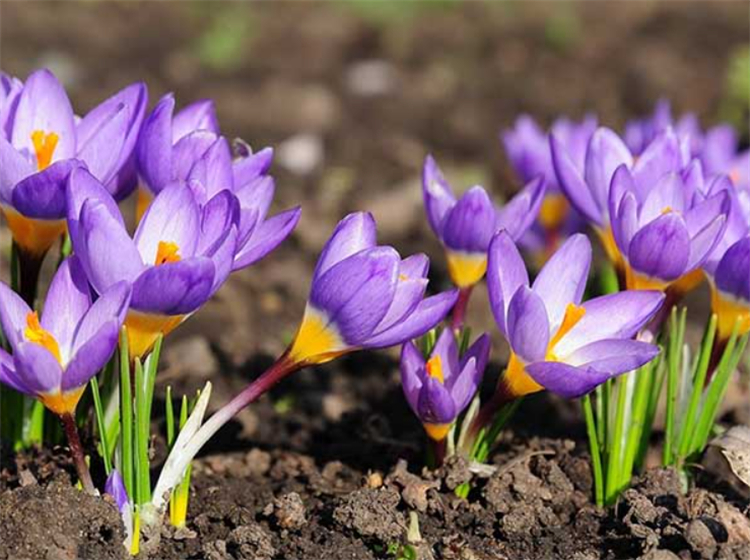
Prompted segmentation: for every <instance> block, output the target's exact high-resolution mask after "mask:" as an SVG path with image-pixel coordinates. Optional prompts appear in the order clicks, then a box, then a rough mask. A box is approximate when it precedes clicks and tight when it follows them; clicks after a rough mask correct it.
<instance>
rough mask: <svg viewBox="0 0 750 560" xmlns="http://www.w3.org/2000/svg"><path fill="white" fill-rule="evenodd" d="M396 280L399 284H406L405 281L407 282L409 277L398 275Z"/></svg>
mask: <svg viewBox="0 0 750 560" xmlns="http://www.w3.org/2000/svg"><path fill="white" fill-rule="evenodd" d="M398 279H399V280H400V281H401V282H406V281H407V280H408V279H409V277H408V276H407V275H406V274H399V275H398Z"/></svg>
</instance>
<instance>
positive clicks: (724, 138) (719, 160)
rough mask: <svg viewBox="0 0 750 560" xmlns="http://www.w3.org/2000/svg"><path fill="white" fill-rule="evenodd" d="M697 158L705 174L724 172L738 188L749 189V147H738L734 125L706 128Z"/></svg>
mask: <svg viewBox="0 0 750 560" xmlns="http://www.w3.org/2000/svg"><path fill="white" fill-rule="evenodd" d="M699 158H700V160H701V163H702V164H703V169H704V171H705V173H706V175H707V176H711V175H716V174H724V175H727V176H729V179H730V180H731V181H732V183H733V184H734V185H735V186H736V187H737V188H738V189H741V190H745V191H747V190H748V189H750V149H745V150H744V151H741V150H740V149H739V138H738V137H737V131H736V130H735V129H734V127H732V126H730V125H727V124H723V125H717V126H715V127H713V128H712V129H710V130H708V131H707V132H706V134H705V137H704V139H703V145H702V147H701V153H700V155H699Z"/></svg>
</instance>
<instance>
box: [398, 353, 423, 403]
mask: <svg viewBox="0 0 750 560" xmlns="http://www.w3.org/2000/svg"><path fill="white" fill-rule="evenodd" d="M424 367H425V362H424V358H423V357H422V353H421V352H420V351H419V350H418V349H417V347H416V346H414V343H413V342H411V341H407V342H405V343H404V346H403V348H402V349H401V368H400V369H401V387H402V388H403V390H404V396H405V397H406V402H407V403H409V406H410V407H411V409H412V410H413V411H414V413H415V414H418V412H417V403H418V401H419V390H420V389H421V388H422V379H421V376H422V375H424Z"/></svg>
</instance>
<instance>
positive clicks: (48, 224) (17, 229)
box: [2, 206, 66, 257]
mask: <svg viewBox="0 0 750 560" xmlns="http://www.w3.org/2000/svg"><path fill="white" fill-rule="evenodd" d="M2 211H3V214H5V219H6V220H7V221H8V228H9V229H10V231H11V233H12V234H13V240H14V241H15V242H16V243H17V244H18V246H19V247H20V248H21V249H22V250H24V251H25V252H26V253H28V254H29V255H33V256H36V257H42V256H44V255H45V253H47V251H49V248H50V247H52V244H53V243H54V242H55V241H57V239H58V238H59V237H60V236H61V235H62V234H63V233H65V227H66V226H65V220H37V219H34V218H27V217H26V216H23V215H22V214H19V213H18V212H16V211H15V210H13V209H12V208H9V207H7V206H3V207H2Z"/></svg>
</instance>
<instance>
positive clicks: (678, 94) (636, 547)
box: [0, 1, 750, 560]
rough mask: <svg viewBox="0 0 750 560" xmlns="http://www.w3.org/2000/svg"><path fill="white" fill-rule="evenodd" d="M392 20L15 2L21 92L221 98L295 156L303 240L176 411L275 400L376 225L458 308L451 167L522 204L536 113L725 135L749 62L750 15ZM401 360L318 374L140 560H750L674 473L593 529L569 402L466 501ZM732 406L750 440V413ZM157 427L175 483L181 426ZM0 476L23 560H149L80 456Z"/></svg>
mask: <svg viewBox="0 0 750 560" xmlns="http://www.w3.org/2000/svg"><path fill="white" fill-rule="evenodd" d="M383 5H386V8H382V6H383ZM387 5H388V3H383V2H360V3H357V4H335V3H328V4H320V3H313V2H288V3H280V4H279V3H260V4H259V3H249V2H145V3H144V2H98V3H92V2H86V3H75V2H44V1H38V2H13V3H8V2H2V6H0V8H1V10H2V20H0V44H1V46H2V49H0V50H1V52H2V54H1V58H0V65H1V66H2V68H3V70H5V71H8V72H11V73H14V74H18V75H21V76H24V75H26V74H27V73H28V72H29V71H31V70H32V69H33V68H34V67H37V66H40V65H49V66H52V67H53V68H54V69H55V70H56V71H57V72H58V74H60V75H61V77H63V79H64V80H65V82H66V85H68V86H69V91H70V92H71V96H72V98H73V101H74V105H75V106H76V107H79V108H85V107H89V106H91V105H92V104H93V103H94V102H96V101H98V100H100V99H102V98H103V96H104V95H106V94H107V93H110V92H111V91H113V90H114V89H115V88H117V87H122V86H123V85H125V84H126V83H128V82H130V81H134V80H145V81H147V82H148V84H149V88H150V92H151V97H152V99H156V98H157V97H158V96H160V95H161V94H163V93H164V92H166V91H170V90H174V91H175V92H176V95H177V98H178V100H179V101H178V102H179V103H180V104H184V103H186V102H188V101H192V100H194V99H197V98H200V97H211V98H213V99H215V101H216V104H217V108H218V111H219V117H220V121H221V123H222V127H223V129H224V131H225V132H226V134H227V135H229V136H230V137H233V136H241V137H243V138H245V139H247V140H248V141H250V142H251V143H252V144H253V145H254V146H261V145H273V146H275V147H277V148H279V149H278V151H277V161H276V163H275V164H274V168H273V173H274V176H275V177H276V178H277V186H278V190H277V197H276V202H275V203H274V204H275V207H276V208H279V209H280V208H284V207H288V206H291V205H293V204H299V203H301V204H303V207H304V211H303V218H302V221H301V222H300V225H299V227H298V228H297V231H296V232H295V234H294V235H293V236H292V237H291V238H290V240H288V241H287V242H285V243H284V244H283V246H282V247H281V248H280V249H279V250H278V251H276V252H274V254H273V255H271V256H269V257H268V258H267V259H266V260H264V261H263V262H262V263H260V264H258V265H256V266H254V267H252V268H251V269H250V270H246V271H243V272H242V273H239V274H236V275H233V277H232V278H231V279H230V281H229V282H228V283H227V285H226V286H224V287H223V288H222V290H221V291H220V293H219V294H218V295H217V297H216V298H214V300H213V301H212V302H211V303H209V304H208V305H207V306H206V307H205V308H204V309H203V310H201V311H200V312H199V313H198V314H196V315H195V316H194V317H192V318H191V319H190V320H189V321H188V322H187V323H186V325H185V326H183V327H181V328H180V329H178V331H177V332H175V333H174V334H172V335H170V337H169V339H168V340H167V344H166V348H165V354H164V355H163V365H162V371H161V372H160V374H159V388H158V389H157V392H158V395H160V396H159V397H158V398H162V397H161V395H163V391H164V387H165V386H166V385H168V384H171V385H172V386H173V388H174V391H175V393H176V394H182V393H192V392H193V391H195V389H197V388H199V387H201V386H202V385H203V384H204V383H205V381H206V380H209V379H210V380H211V381H212V382H213V385H214V393H213V396H212V405H211V406H212V408H213V409H215V408H217V407H218V406H220V405H221V404H222V403H223V402H226V401H227V400H228V399H229V398H230V397H231V396H232V395H234V394H235V393H236V392H237V391H239V390H240V389H241V388H242V387H243V386H244V385H245V384H246V383H247V382H248V381H249V380H251V379H252V378H254V377H255V376H257V375H258V374H259V373H260V372H261V371H262V370H263V368H264V367H265V366H267V365H268V364H269V363H270V361H271V359H272V357H273V356H275V355H277V354H278V353H279V352H280V351H282V350H283V348H284V347H285V345H286V344H287V342H288V340H289V337H290V336H291V334H292V333H293V332H294V328H295V327H296V323H297V321H298V320H299V318H300V316H301V314H302V310H303V308H304V300H305V298H306V296H307V290H308V285H309V279H310V276H311V271H312V269H313V266H314V260H315V257H316V255H317V253H318V251H319V250H320V247H321V245H322V244H323V242H324V241H325V239H326V237H327V236H328V234H329V232H330V230H331V229H332V227H333V225H334V224H335V223H336V221H337V220H338V219H340V217H341V216H342V215H343V214H344V213H346V212H348V211H352V210H359V209H368V210H371V211H372V212H373V213H374V214H375V217H376V219H377V220H378V224H379V229H380V233H381V238H382V240H383V241H384V242H387V243H393V244H394V245H395V246H396V247H397V248H398V249H399V250H400V251H401V252H402V253H403V254H407V253H409V252H413V251H424V252H427V253H428V254H429V255H430V256H431V257H433V265H432V270H431V280H432V285H433V287H434V289H436V290H437V289H441V288H444V287H446V286H447V276H446V272H445V263H444V259H443V258H442V255H441V251H440V249H439V246H438V244H437V242H436V241H435V240H434V238H433V236H432V235H431V233H430V232H429V230H428V227H427V225H426V221H425V220H424V214H423V209H422V207H421V204H422V202H421V198H420V196H421V195H420V190H419V182H418V174H419V168H420V166H421V163H422V159H423V157H424V155H425V154H426V153H427V152H433V153H435V155H436V156H437V158H438V161H440V162H441V165H443V167H444V168H445V171H446V173H447V174H448V176H449V177H450V178H451V180H453V181H454V182H455V183H456V184H457V185H460V188H463V187H466V186H469V185H470V184H473V183H477V182H479V183H483V184H484V185H485V186H486V187H488V188H489V189H490V190H491V191H493V192H494V193H495V194H496V195H497V197H498V199H499V198H501V197H502V196H506V195H507V194H508V193H510V192H513V191H515V190H516V189H517V188H518V186H519V185H518V182H517V181H516V180H515V179H514V178H513V176H512V173H511V172H510V170H509V168H508V165H507V161H506V160H505V157H504V155H503V154H502V151H501V150H500V149H499V148H498V144H497V132H498V130H499V128H500V127H502V126H508V125H509V124H510V123H511V122H512V121H513V120H514V119H515V117H516V116H517V114H518V113H520V112H529V113H531V114H533V115H535V116H537V117H538V118H539V119H541V120H542V121H543V122H549V120H550V119H552V118H553V117H555V116H557V115H559V114H570V115H573V116H580V115H582V114H583V113H585V112H587V111H592V112H596V113H598V114H599V116H600V119H601V121H602V122H605V123H607V124H610V125H612V126H619V125H621V124H622V123H623V122H624V121H625V120H626V119H628V118H631V117H633V116H636V115H640V114H643V113H646V112H648V111H650V110H651V108H652V105H653V103H654V101H655V100H656V99H658V98H659V97H661V96H666V97H669V98H670V99H672V100H673V102H674V105H675V107H676V109H678V110H693V111H696V112H697V113H698V114H699V115H700V116H701V118H702V119H703V120H704V122H707V123H711V122H715V120H716V118H717V115H718V112H719V110H720V108H721V106H722V91H723V87H724V84H725V81H726V71H727V67H728V61H729V57H730V55H731V54H732V53H733V52H735V51H736V50H737V49H739V48H742V47H743V46H744V45H747V43H748V42H749V41H750V30H749V29H748V24H747V4H746V3H745V2H712V3H711V2H703V3H697V2H661V3H659V2H620V3H612V2H609V3H606V4H604V3H601V4H599V3H590V2H586V3H580V4H577V3H570V2H569V3H546V2H531V3H529V2H515V3H511V2H488V3H480V2H468V3H464V2H453V3H430V2H416V3H412V4H410V5H411V6H412V7H411V8H408V9H407V8H403V9H400V10H394V9H392V6H394V5H395V4H391V8H387ZM238 22H239V23H238ZM243 22H244V23H243ZM238 25H245V26H246V27H242V28H241V29H240V32H239V33H238V32H237V26H238ZM212 34H213V35H212ZM230 36H231V37H234V39H227V37H230ZM217 37H219V38H224V39H223V40H222V41H217ZM232 41H234V42H232ZM214 43H216V44H218V43H222V44H223V45H224V47H223V48H224V51H222V52H220V53H219V54H217V53H216V52H215V51H214V50H211V49H210V48H208V47H207V45H212V44H214ZM227 45H228V46H227ZM372 61H376V62H379V63H382V64H384V66H383V65H381V67H380V68H381V70H382V69H383V68H385V75H386V80H385V82H382V83H381V84H380V85H381V86H383V87H384V89H382V90H381V91H380V92H379V93H377V94H367V95H365V94H363V93H362V92H361V90H358V89H357V87H355V86H353V85H352V83H353V78H352V77H353V76H356V75H358V73H359V75H361V74H362V72H363V71H365V72H366V71H367V69H368V68H370V70H371V69H372V66H369V67H368V63H369V62H372ZM363 69H364V70H363ZM381 77H382V76H381ZM300 133H304V134H305V135H307V136H308V138H312V139H313V140H314V141H317V142H319V143H320V145H321V146H322V155H320V158H319V161H318V162H317V163H316V165H314V166H313V167H312V168H311V169H310V170H309V171H306V172H300V171H298V170H297V171H295V170H293V169H292V168H291V167H290V166H289V165H288V163H286V164H285V163H284V159H285V158H284V157H281V156H282V153H283V151H284V150H283V149H282V146H284V145H288V144H287V141H288V140H289V139H290V138H291V137H292V136H293V135H297V134H300ZM741 133H742V134H743V136H744V137H745V138H747V136H748V134H747V129H743V130H742V131H741ZM3 227H4V226H3ZM2 231H3V233H2V235H0V249H2V254H3V255H5V254H7V251H6V249H7V247H6V244H9V236H8V235H7V230H5V229H3V230H2ZM49 260H54V259H49ZM5 263H6V261H3V267H2V271H0V272H1V274H0V275H2V276H3V278H6V276H5V275H6V274H7V270H8V269H7V267H6V266H5ZM477 292H478V293H477V295H476V298H475V299H474V300H473V301H472V304H471V306H470V313H469V323H470V324H471V325H472V326H473V327H474V330H475V332H479V331H481V330H488V331H490V332H493V333H494V334H493V337H494V338H493V344H494V348H493V359H494V362H493V364H492V366H491V367H490V368H489V373H488V376H487V377H488V379H487V387H490V386H491V385H492V382H493V380H494V379H495V378H496V376H497V372H498V371H499V369H500V367H501V364H502V362H503V353H504V352H505V351H506V350H505V345H504V344H503V343H502V342H501V341H500V339H499V336H498V335H497V333H496V328H495V326H494V322H493V320H492V317H491V314H490V312H489V309H488V307H487V305H486V296H485V295H484V294H483V293H482V290H478V291H477ZM395 355H396V354H395V353H394V352H391V353H387V352H383V353H378V354H372V353H367V354H359V355H354V356H351V357H348V358H345V359H341V360H338V361H336V362H334V363H332V364H330V365H327V366H324V367H320V368H317V369H315V370H306V371H302V372H299V373H298V374H295V375H294V376H293V377H291V378H290V379H287V380H285V381H284V382H282V383H281V384H280V385H279V386H278V387H277V388H275V389H274V390H273V391H272V392H271V394H270V395H268V396H266V397H264V398H262V399H261V400H260V401H259V402H258V403H256V404H255V405H253V406H252V407H251V408H249V409H248V410H246V411H243V413H242V414H240V415H239V416H238V418H237V420H236V422H233V423H232V424H231V425H230V426H227V427H225V428H224V429H223V430H222V431H221V432H220V433H219V434H218V437H217V438H216V439H215V440H214V441H212V442H211V443H210V445H209V447H208V448H206V450H205V452H204V456H203V457H202V458H201V459H200V460H199V461H197V462H196V464H195V469H194V475H193V490H192V496H191V501H190V509H189V516H188V523H187V527H186V528H185V529H183V530H179V531H173V530H171V529H165V530H164V532H163V534H161V535H159V536H158V537H157V538H152V539H151V541H150V542H148V543H144V547H143V550H144V553H143V554H142V556H146V555H147V554H150V555H151V557H153V558H166V559H169V558H195V559H199V558H209V559H224V558H237V559H240V558H241V559H253V558H258V559H265V558H275V559H298V558H299V559H303V558H321V559H322V558H326V559H327V558H331V559H337V558H341V559H343V558H351V559H368V558H386V557H394V556H395V555H396V553H397V551H398V547H399V546H402V545H404V544H405V543H406V536H405V534H406V530H407V528H408V527H409V524H410V522H411V521H410V520H411V518H412V517H413V516H412V515H410V514H411V513H412V512H415V513H416V516H417V519H418V521H419V529H420V533H421V541H420V542H416V543H413V547H414V548H415V550H416V551H417V553H418V556H419V557H420V558H422V559H425V560H426V559H432V558H435V559H462V560H469V559H474V558H477V559H482V558H488V559H490V558H491V559H500V558H508V559H514V560H515V559H521V558H530V559H537V558H539V559H542V558H561V559H565V558H570V559H575V560H584V559H592V560H593V559H597V558H602V559H614V558H638V557H643V558H648V559H650V560H674V559H675V558H683V559H688V558H692V559H698V558H717V559H731V558H750V522H749V521H748V517H747V511H746V507H747V501H746V500H745V499H744V498H742V497H741V496H740V495H739V494H737V493H735V491H734V490H732V488H731V487H729V486H727V485H724V484H723V483H720V479H719V478H717V477H716V476H714V475H712V474H710V473H702V472H701V471H696V473H697V474H698V476H697V478H696V480H694V481H693V486H692V489H691V490H690V491H689V492H687V493H683V492H682V488H681V486H680V481H679V480H678V479H677V477H676V475H675V474H674V473H671V472H664V471H658V470H651V471H648V472H647V473H646V475H645V477H644V478H643V479H642V480H640V481H639V482H637V483H636V484H635V485H634V486H633V488H632V489H631V490H628V491H627V492H626V493H625V494H624V495H623V497H622V499H621V501H620V503H618V504H617V506H616V507H613V508H609V509H607V510H599V509H597V508H596V507H595V506H593V504H592V503H591V499H590V496H591V474H590V471H589V464H588V460H587V456H586V451H585V450H586V443H585V432H584V431H583V429H582V424H581V421H580V417H579V414H578V405H577V403H571V402H561V401H559V400H556V399H553V398H550V397H549V396H546V395H541V396H538V397H535V398H531V399H528V400H527V402H525V403H524V404H523V406H522V408H521V410H520V412H519V414H518V415H517V417H516V419H515V421H514V423H513V425H512V426H511V429H510V430H509V431H508V433H507V434H505V436H504V440H503V442H502V444H501V445H500V447H499V449H498V452H497V453H496V454H495V455H494V456H493V457H492V462H493V466H495V467H496V470H495V472H494V473H493V474H492V475H491V476H489V477H488V478H476V477H475V478H474V479H472V483H473V485H474V486H473V490H472V492H471V494H470V495H469V498H468V500H460V499H458V498H456V497H455V495H454V494H453V489H455V487H456V486H457V485H458V484H460V483H461V482H464V481H465V480H467V478H468V477H471V476H472V475H471V473H469V471H468V468H467V466H466V465H464V464H461V463H451V464H450V465H449V466H447V467H446V468H444V469H443V470H441V471H439V472H435V473H432V472H429V471H423V470H422V465H423V464H424V460H425V449H424V434H423V432H422V429H421V427H420V426H419V424H418V422H417V421H416V420H415V419H414V418H413V417H412V415H411V413H410V411H409V409H408V407H407V406H406V405H405V403H404V399H403V396H402V394H401V391H400V388H399V385H398V373H397V369H396V362H395V360H394V356H395ZM728 400H729V402H730V403H732V405H731V408H732V409H733V414H734V417H735V418H745V419H747V418H748V408H749V407H748V402H750V401H748V398H747V393H742V392H740V391H738V390H733V392H732V393H731V394H730V395H729V399H728ZM154 410H155V411H156V412H157V419H156V422H155V425H154V433H155V434H157V437H156V440H155V451H156V456H157V458H159V457H163V456H164V448H163V438H162V434H163V422H162V421H161V419H160V418H158V415H159V414H160V411H162V410H163V402H161V401H158V400H157V403H156V404H155V406H154ZM91 426H92V425H91V423H89V425H88V427H89V429H87V430H85V431H84V432H85V434H91V433H92V431H91V429H90V428H91ZM84 440H85V441H84V443H85V444H86V445H87V448H88V450H89V451H90V452H92V453H93V449H94V448H93V442H92V441H91V440H90V439H88V440H87V439H86V437H84ZM0 459H1V463H0V559H4V558H34V559H36V558H49V559H57V558H92V559H99V558H126V557H127V554H126V552H125V549H124V548H123V547H122V545H121V544H120V543H121V541H122V538H123V535H122V530H121V528H120V522H119V517H118V514H117V511H116V509H115V508H114V507H113V506H111V505H110V504H108V503H107V502H106V501H103V500H100V499H93V498H90V497H87V496H86V495H84V494H83V493H82V492H79V491H78V490H76V489H75V488H73V486H72V480H73V469H72V468H71V465H70V463H69V461H68V459H67V455H66V453H65V450H64V449H62V448H51V447H47V448H45V449H44V450H32V451H28V452H22V453H18V454H15V453H12V452H11V451H10V450H8V449H4V450H3V452H2V455H0ZM97 463H98V462H97V461H96V460H94V465H93V467H94V472H93V474H94V478H95V482H96V483H97V484H98V485H99V486H100V487H101V486H102V483H103V473H102V472H101V466H100V465H98V464H97Z"/></svg>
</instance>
